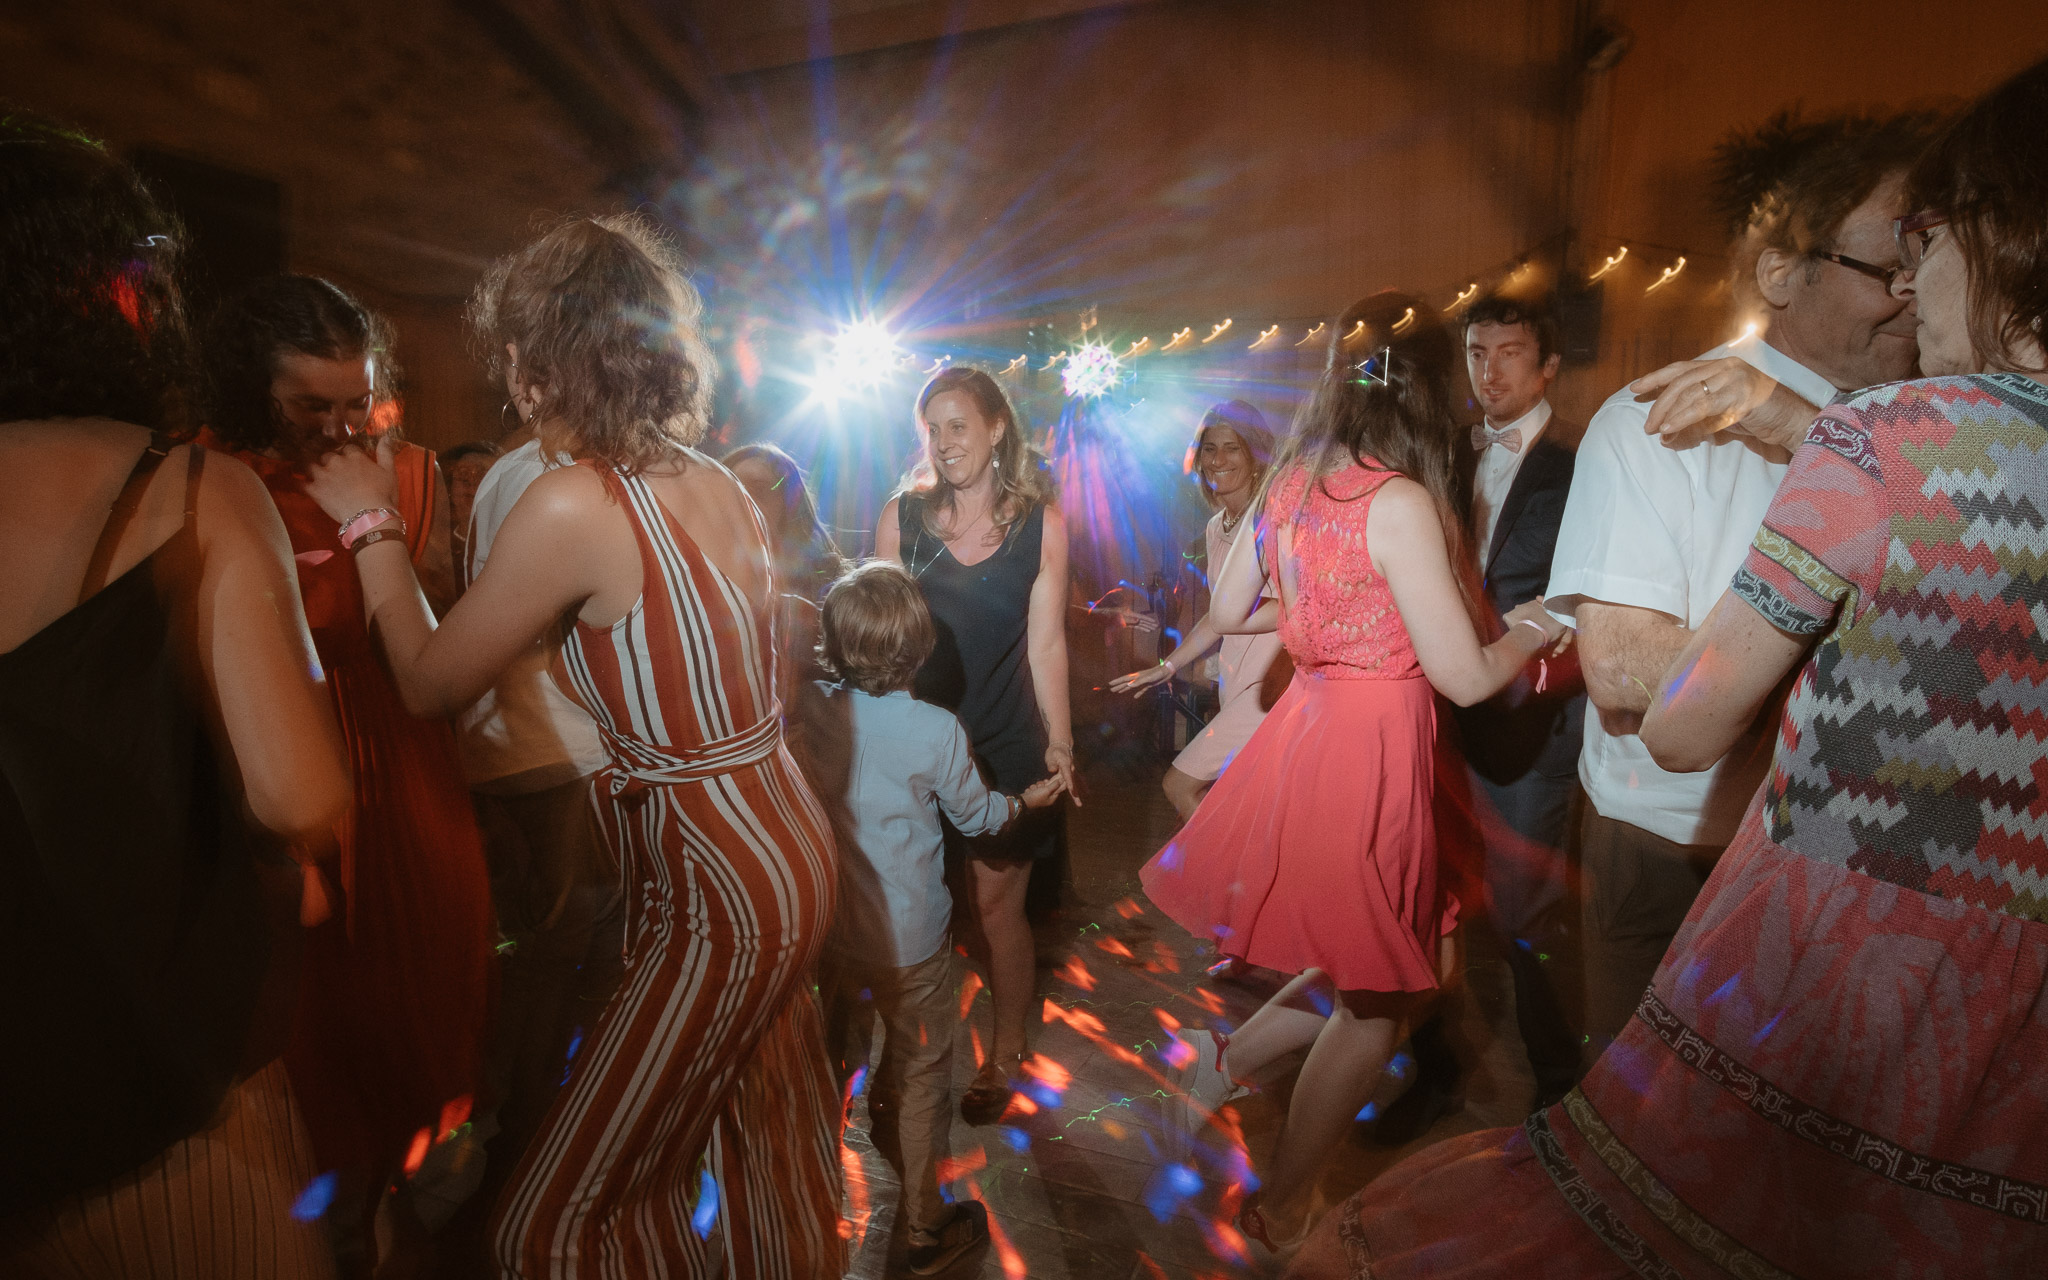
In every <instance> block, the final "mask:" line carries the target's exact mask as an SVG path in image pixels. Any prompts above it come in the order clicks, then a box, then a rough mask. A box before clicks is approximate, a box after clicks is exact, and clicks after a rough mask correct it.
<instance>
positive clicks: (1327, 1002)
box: [1308, 987, 1337, 1018]
mask: <svg viewBox="0 0 2048 1280" xmlns="http://www.w3.org/2000/svg"><path fill="white" fill-rule="evenodd" d="M1308 1002H1309V1004H1311V1005H1312V1006H1314V1007H1315V1011H1316V1015H1317V1016H1318V1017H1323V1018H1327V1017H1329V1016H1330V1013H1331V1011H1332V1010H1334V1009H1335V1008H1336V1007H1337V1002H1336V1001H1335V1000H1333V999H1331V998H1330V993H1329V992H1327V991H1325V990H1323V989H1322V988H1321V987H1317V988H1316V989H1315V990H1313V991H1311V992H1309V993H1308Z"/></svg>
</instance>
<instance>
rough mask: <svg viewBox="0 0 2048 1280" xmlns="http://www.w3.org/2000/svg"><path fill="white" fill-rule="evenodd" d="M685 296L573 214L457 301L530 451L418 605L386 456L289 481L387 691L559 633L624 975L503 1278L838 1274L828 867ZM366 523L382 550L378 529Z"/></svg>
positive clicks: (551, 1138)
mask: <svg viewBox="0 0 2048 1280" xmlns="http://www.w3.org/2000/svg"><path fill="white" fill-rule="evenodd" d="M702 311H703V304H702V302H701V301H700V300H699V298H698V296H697V291H696V290H695V289H694V288H692V287H691V285H690V282H689V280H688V278H687V277H686V276H685V274H684V270H683V266H682V262H681V259H680V257H679V256H678V254H677V253H676V251H675V249H674V247H673V246H672V245H671V244H670V243H669V241H668V240H667V239H666V238H664V237H663V236H662V235H661V233H660V232H658V231H656V230H655V229H654V227H653V226H652V225H651V224H649V223H647V222H646V221H644V220H642V219H640V218H638V217H634V216H630V215H620V216H609V217H602V218H574V219H571V220H569V221H566V222H563V223H562V224H561V225H559V226H557V227H556V228H555V229H553V230H552V231H549V232H548V233H547V234H545V235H543V236H541V237H540V238H539V239H538V240H535V241H534V242H533V243H531V244H529V245H527V246H526V247H525V248H523V249H521V250H519V251H518V252H516V253H514V254H512V255H511V256H509V257H507V258H505V259H503V260H501V261H499V262H498V263H497V264H496V265H494V266H493V267H492V268H491V270H490V271H489V272H488V273H487V274H486V276H485V277H484V280H483V283H482V284H481V285H479V286H478V288H477V293H476V296H475V298H474V299H473V300H472V302H471V320H472V323H473V324H474V326H475V328H476V330H477V334H478V338H479V340H480V342H481V344H482V348H483V350H484V351H485V352H487V353H488V356H489V359H490V362H491V368H492V372H493V375H494V376H498V377H502V378H503V379H504V383H505V387H506V390H507V391H508V393H509V394H510V396H511V399H512V403H513V405H514V407H515V408H516V409H517V410H518V412H519V415H520V416H521V417H522V418H523V419H525V420H527V421H528V422H530V423H533V424H535V425H536V426H537V428H538V431H539V441H540V449H539V453H540V454H541V456H542V457H544V458H550V459H552V458H557V457H559V456H560V455H562V454H567V455H568V456H569V457H570V458H572V459H573V460H574V461H573V464H569V465H555V466H552V467H550V468H549V469H548V470H546V471H545V472H543V474H542V475H541V476H540V477H539V478H538V479H536V480H534V481H533V482H532V484H531V486H530V487H528V489H527V490H526V492H525V493H524V494H522V495H521V496H520V498H519V501H518V502H517V504H516V505H515V506H514V507H513V509H512V512H511V514H510V516H508V517H507V518H506V520H505V522H504V524H503V525H502V526H501V527H500V529H499V531H498V533H497V536H496V538H495V540H494V541H493V544H492V547H491V553H490V557H489V559H488V560H487V561H486V563H485V565H484V569H483V571H482V572H481V573H480V574H478V575H477V578H476V581H475V582H473V583H471V584H470V587H469V590H468V591H467V592H466V593H464V595H463V597H462V599H461V600H460V601H458V602H457V603H456V605H455V607H454V608H453V609H451V610H449V612H448V616H447V618H446V619H445V620H444V621H443V622H442V623H441V625H440V626H439V627H438V628H436V626H435V624H434V618H433V615H432V613H431V612H429V610H428V609H427V605H426V601H425V600H424V599H423V598H422V597H421V595H420V591H419V586H418V582H417V580H416V579H415V577H414V575H413V573H412V569H411V563H410V560H409V558H408V557H407V556H405V555H404V554H402V553H401V551H400V549H399V545H400V544H399V543H397V542H396V541H395V539H396V534H397V525H396V522H395V521H394V520H392V519H390V518H389V517H388V516H386V517H380V518H377V519H369V520H362V519H359V518H357V517H356V516H355V515H354V513H356V512H360V511H364V510H370V511H373V512H375V511H379V510H381V509H383V508H386V507H389V506H390V505H391V503H392V499H393V496H394V488H395V484H394V478H393V476H392V474H391V471H390V469H389V467H390V450H389V449H388V448H387V447H384V446H381V445H380V447H379V449H378V452H377V456H376V457H375V458H372V457H371V456H370V455H368V454H367V453H366V452H364V451H362V450H353V449H352V450H346V451H343V452H342V453H339V454H335V455H330V457H329V458H328V459H327V460H326V461H324V462H323V463H322V464H321V465H320V466H318V467H317V468H316V469H315V474H314V479H313V485H312V489H313V492H314V494H315V496H316V497H317V498H318V499H319V501H320V504H321V506H322V507H323V508H325V510H326V511H327V513H328V515H329V516H330V517H332V518H333V519H335V520H337V521H346V522H348V523H347V524H346V525H345V527H344V534H345V536H346V540H347V541H348V542H349V544H350V545H351V548H352V554H353V556H354V559H355V568H356V572H357V574H358V575H359V576H360V577H361V579H362V585H363V593H364V598H365V601H366V604H367V607H368V612H369V615H370V617H371V619H372V620H373V621H374V623H375V625H376V628H377V631H378V634H379V636H380V637H381V638H382V640H383V644H384V653H385V656H386V659H387V661H388V662H389V664H390V667H391V672H392V675H393V678H394V679H395V681H396V683H397V686H398V689H399V691H400V692H401V693H402V694H403V695H404V698H405V702H406V705H407V706H408V707H409V708H410V709H411V710H412V711H413V712H414V713H415V714H417V715H431V716H445V715H448V714H450V713H451V712H453V711H456V710H459V709H460V708H462V707H464V706H467V705H468V704H469V703H471V702H472V701H474V700H475V699H476V698H477V697H478V696H479V695H480V694H482V693H483V692H484V691H485V690H486V689H488V688H490V687H491V686H492V685H493V684H494V683H496V682H497V681H498V679H499V678H500V676H501V675H502V674H503V673H504V672H505V670H506V669H507V668H508V667H510V666H511V665H512V663H513V662H514V661H515V660H516V659H518V658H520V657H521V656H522V655H524V654H525V653H527V652H528V651H529V650H531V649H532V648H533V646H534V645H535V643H536V642H537V641H539V640H540V639H541V637H542V636H543V635H544V634H547V633H549V632H550V631H551V630H554V629H557V628H559V629H560V631H559V632H558V634H560V635H561V640H560V649H559V651H558V652H557V654H556V655H555V657H554V659H553V674H554V678H555V680H556V682H557V683H558V684H560V685H561V686H562V688H563V689H564V691H565V692H567V693H568V694H569V695H570V696H571V697H573V698H575V699H576V700H577V701H578V702H580V703H582V704H583V706H584V707H585V709H586V710H588V711H589V712H590V714H591V716H592V718H593V719H594V720H595V721H596V723H597V726H598V729H599V732H600V736H601V737H602V738H603V741H604V746H605V753H606V755H607V757H608V762H607V764H606V766H605V768H604V770H603V771H602V772H601V773H600V774H599V775H598V786H597V793H598V798H597V808H598V814H597V818H598V823H599V825H600V826H601V827H602V828H603V830H604V836H605V842H606V844H607V845H608V846H609V847H610V849H611V851H612V853H613V855H614V856H615V857H616V858H617V859H618V863H619V870H620V874H621V877H622V879H623V881H624V883H625V886H626V892H627V894H628V910H627V927H626V937H625V939H624V947H625V953H626V954H625V978H624V981H623V982H622V984H621V986H620V988H619V991H618V994H617V995H616V996H614V997H613V998H612V1001H611V1003H610V1004H609V1005H608V1006H606V1008H605V1011H604V1014H603V1016H602V1017H601V1018H600V1019H599V1020H598V1023H597V1026H596V1027H595V1028H593V1029H592V1030H591V1032H590V1035H589V1039H588V1043H586V1044H585V1046H584V1048H583V1051H582V1053H581V1055H580V1056H579V1057H578V1058H577V1061H576V1065H575V1067H574V1071H573V1074H572V1075H571V1077H570V1080H569V1083H568V1086H567V1088H565V1089H564V1090H563V1092H562V1093H561V1094H560V1095H559V1096H557V1098H556V1099H555V1102H554V1105H553V1107H552V1109H551V1110H550V1111H549V1112H548V1116H547V1119H546V1121H545V1122H544V1123H543V1124H542V1126H541V1130H540V1133H539V1135H538V1136H537V1137H536V1138H535V1139H534V1140H533V1142H532V1143H531V1144H530V1145H529V1146H528V1147H527V1149H526V1154H525V1155H524V1157H523V1158H522V1159H521V1162H520V1164H519V1167H518V1169H517V1171H516V1172H515V1173H514V1174H513V1175H512V1178H511V1182H510V1184H509V1186H508V1187H507V1190H506V1192H505V1194H504V1196H503V1197H502V1198H501V1199H500V1201H499V1203H498V1206H497V1212H496V1218H495V1223H494V1234H495V1238H496V1249H497V1260H498V1264H499V1266H500V1267H501V1268H502V1270H503V1271H504V1273H505V1274H506V1275H508V1276H520V1277H524V1278H525V1280H574V1278H578V1277H593V1276H598V1275H604V1276H608V1277H609V1276H632V1277H657V1276H705V1275H713V1274H720V1275H724V1276H727V1277H732V1278H733V1280H748V1278H751V1277H777V1278H780V1277H791V1276H806V1277H808V1276H827V1275H838V1274H839V1273H840V1271H841V1270H842V1269H843V1267H844V1263H845V1245H844V1242H843V1241H842V1240H841V1239H840V1236H839V1201H840V1181H839V1162H838V1151H837V1144H836V1141H835V1139H836V1136H837V1133H838V1120H839V1103H838V1095H837V1091H836V1090H835V1089H834V1087H833V1081H832V1075H831V1070H830V1068H829V1066H828V1065H827V1063H826V1060H825V1052H824V1043H823V1038H822V1033H821V1029H820V1025H819V1019H818V1011H817V1006H816V1004H815V1002H814V1001H813V999H812V997H811V992H810V986H809V982H810V972H811V966H812V962H813V960H814V959H815V957H816V955H817V951H818V947H819V944H820V943H821V942H822V940H823V938H824V934H825V928H826V925H827V923H828V922H829V920H830V918H831V912H832V893H833V888H834V883H835V878H836V875H837V872H836V869H835V866H834V859H833V854H832V837H831V831H830V827H829V826H828V824H827V820H826V818H825V815H824V812H823V811H822V810H821V809H820V808H819V805H818V802H817V800H816V798H815V797H814V796H813V795H812V794H811V791H810V789H809V788H808V787H807V786H806V785H805V784H804V781H803V779H802V777H801V776H800V775H799V774H798V773H797V770H796V765H795V763H794V762H793V761H792V760H791V758H790V754H789V752H788V750H787V749H786V748H785V747H784V746H783V737H782V714H781V711H782V707H781V701H780V698H779V696H778V690H777V688H776V672H775V662H774V657H773V655H774V652H775V626H774V619H775V613H776V610H775V607H774V602H775V596H776V591H775V585H776V584H775V576H774V571H773V568H772V563H771V560H770V556H769V551H768V547H767V544H766V541H765V538H764V536H763V532H762V527H761V520H760V517H759V515H758V513H757V512H756V511H755V509H754V505H753V503H752V502H751V501H749V500H748V498H747V494H746V490H744V489H743V488H741V487H740V484H739V482H738V481H736V480H735V479H733V477H732V474H731V473H730V472H728V471H726V470H725V468H723V467H721V466H719V465H718V464H717V463H716V462H713V461H712V460H711V459H710V458H708V457H706V456H705V455H704V454H702V453H699V452H698V451H697V450H696V448H695V445H696V444H697V443H698V442H699V441H700V440H702V439H703V437H704V433H705V429H706V427H707V425H708V424H707V419H708V416H709V410H710V401H711V371H712V367H713V366H712V363H711V357H710V353H709V351H707V350H706V348H705V346H704V340H703V338H702V336H701V334H700V332H699V328H698V323H699V318H700V316H701V314H702ZM387 543H389V545H387Z"/></svg>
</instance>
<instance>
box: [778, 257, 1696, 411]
mask: <svg viewBox="0 0 2048 1280" xmlns="http://www.w3.org/2000/svg"><path fill="white" fill-rule="evenodd" d="M1603 239H1604V241H1605V243H1607V244H1612V245H1613V246H1614V251H1613V252H1612V253H1609V254H1605V255H1603V256H1602V257H1601V258H1600V265H1599V266H1598V267H1596V268H1594V269H1593V270H1591V271H1590V272H1585V273H1583V274H1582V275H1581V276H1580V280H1578V281H1574V282H1573V284H1574V286H1575V287H1578V288H1581V289H1592V288H1593V287H1595V286H1600V287H1603V288H1604V287H1610V286H1611V284H1612V283H1613V282H1615V281H1618V280H1619V279H1620V277H1621V275H1622V273H1624V272H1627V271H1630V270H1633V269H1634V266H1635V264H1645V263H1646V264H1649V265H1648V266H1647V270H1650V271H1654V272H1655V273H1656V274H1655V276H1654V278H1652V279H1650V280H1649V282H1648V283H1647V284H1646V285H1644V286H1643V293H1644V295H1646V296H1647V295H1649V294H1654V293H1656V292H1658V291H1659V290H1661V289H1664V288H1666V287H1667V286H1669V285H1670V284H1671V282H1672V281H1674V280H1676V279H1678V278H1679V277H1680V275H1682V274H1683V273H1684V271H1685V269H1686V266H1687V263H1688V259H1689V255H1688V254H1687V253H1684V252H1680V251H1679V250H1677V249H1674V248H1672V247H1671V246H1668V245H1657V244H1654V243H1652V242H1650V241H1646V240H1638V239H1634V238H1629V239H1621V238H1619V237H1603ZM1560 240H1561V237H1555V236H1554V237H1552V238H1551V239H1549V240H1546V241H1544V242H1542V243H1541V244H1538V245H1536V246H1534V247H1533V248H1531V249H1528V250H1526V251H1524V252H1522V253H1520V254H1517V255H1516V256H1515V257H1514V258H1512V259H1509V260H1507V261H1504V262H1502V263H1500V264H1497V265H1496V267H1495V268H1493V269H1492V270H1490V271H1488V272H1485V273H1482V274H1481V275H1480V276H1479V277H1478V278H1469V277H1468V282H1467V283H1466V284H1465V285H1464V287H1462V288H1459V289H1456V290H1455V292H1454V294H1453V296H1452V298H1451V301H1450V303H1449V305H1447V306H1445V307H1443V308H1442V312H1443V313H1444V314H1446V315H1452V314H1455V313H1457V312H1458V311H1460V310H1462V309H1463V308H1464V307H1465V306H1466V305H1467V304H1469V303H1470V302H1471V301H1472V300H1473V299H1474V298H1476V297H1478V296H1479V294H1480V292H1481V288H1482V285H1485V286H1489V287H1494V288H1509V287H1511V286H1513V285H1514V284H1516V283H1517V281H1518V279H1519V278H1520V277H1522V276H1524V275H1525V273H1527V272H1529V271H1530V270H1532V269H1533V268H1534V267H1535V265H1536V263H1537V261H1538V260H1539V257H1540V256H1541V255H1542V254H1544V253H1545V251H1546V250H1547V249H1550V248H1552V247H1554V246H1556V245H1557V244H1558V243H1559V242H1560ZM1632 250H1633V251H1634V252H1631V251H1632ZM1659 263H1661V264H1662V265H1661V266H1660V265H1658V264H1659ZM1451 292H1453V291H1452V290H1451V289H1449V288H1445V289H1443V290H1440V291H1438V296H1442V294H1443V293H1451ZM1415 319H1416V313H1415V308H1413V307H1410V308H1409V309H1408V312H1407V314H1406V315H1404V316H1403V317H1402V318H1401V319H1400V320H1399V321H1398V322H1396V323H1395V325H1394V326H1393V328H1394V331H1395V332H1396V333H1399V332H1400V331H1401V330H1402V329H1403V328H1405V327H1406V326H1408V325H1411V324H1413V323H1414V322H1415ZM1252 327H1253V326H1251V325H1246V326H1245V327H1243V328H1240V327H1239V326H1238V323H1237V320H1236V319H1235V318H1234V317H1231V316H1225V317H1224V318H1222V319H1221V320H1217V321H1214V322H1212V323H1209V324H1208V325H1206V326H1196V325H1184V326H1182V327H1181V328H1179V329H1175V330H1171V331H1170V332H1168V333H1167V334H1166V336H1165V338H1164V340H1163V341H1160V342H1157V343H1155V342H1154V339H1153V337H1152V336H1151V335H1150V334H1145V335H1141V336H1139V337H1137V338H1132V339H1130V340H1128V341H1127V342H1107V341H1104V340H1102V339H1101V338H1099V337H1097V336H1095V335H1096V334H1097V333H1098V332H1099V331H1100V329H1101V325H1100V323H1099V320H1098V317H1097V310H1096V308H1094V307H1090V308H1089V309H1088V310H1086V311H1084V312H1082V313H1081V318H1080V337H1079V340H1078V341H1075V342H1073V343H1072V344H1070V345H1069V346H1068V347H1067V348H1066V349H1065V350H1062V351H1058V352H1054V353H1052V354H1050V355H1049V356H1048V357H1047V358H1046V361H1045V363H1044V364H1034V363H1033V360H1032V357H1031V355H1030V354H1029V353H1020V354H1019V355H1017V356H1016V357H1015V358H1014V359H1012V360H1011V361H1010V362H1009V364H1008V365H1007V366H1006V367H1005V368H1003V369H1002V370H1001V371H1000V374H1001V376H1005V377H1014V376H1016V375H1019V374H1023V373H1026V372H1033V373H1050V372H1052V371H1053V370H1055V369H1058V370H1059V372H1060V380H1061V385H1062V388H1063V389H1064V390H1065V392H1066V394H1067V395H1068V396H1070V397H1076V398H1084V399H1085V398H1094V397H1098V396H1102V395H1106V394H1108V393H1109V392H1110V391H1111V390H1112V389H1114V388H1115V387H1116V386H1117V385H1118V383H1119V382H1121V381H1122V380H1123V379H1124V378H1126V377H1127V376H1129V375H1130V374H1131V373H1132V372H1133V371H1134V366H1135V364H1136V362H1137V361H1139V360H1141V359H1145V358H1147V357H1158V356H1172V355H1180V354H1192V353H1209V354H1212V355H1221V354H1222V353H1223V352H1225V351H1233V350H1241V352H1244V353H1252V352H1260V353H1267V352H1281V351H1284V350H1287V349H1289V348H1315V347H1317V346H1318V345H1319V344H1321V343H1322V342H1323V341H1324V340H1326V338H1327V336H1328V334H1329V323H1328V322H1327V321H1322V322H1317V323H1314V324H1307V323H1306V322H1300V321H1297V322H1293V323H1292V324H1290V323H1289V322H1286V321H1275V322H1273V323H1271V324H1267V325H1265V326H1264V327H1263V328H1259V329H1257V333H1256V336H1255V337H1253V338H1252V339H1251V340H1250V341H1249V342H1245V341H1244V335H1245V334H1246V333H1249V332H1251V331H1252ZM1204 328H1206V332H1202V329H1204ZM1360 328H1363V325H1362V324H1361V325H1360ZM1239 343H1242V344H1243V345H1242V347H1241V348H1240V347H1239V346H1238V344H1239ZM1119 348H1120V349H1119ZM952 359H953V357H952V356H951V354H940V355H938V356H936V357H928V356H925V355H920V354H917V353H913V352H909V351H906V350H905V349H904V348H903V347H902V346H901V345H899V341H898V339H897V338H896V337H895V336H894V335H893V334H891V333H890V332H889V330H888V327H887V326H886V325H885V324H883V323H882V322H880V321H878V320H875V319H872V318H870V319H864V320H860V321H856V322H854V323H851V324H848V325H845V326H843V327H842V328H841V329H840V331H839V332H838V334H836V335H835V336H834V337H833V339H832V341H831V343H830V345H829V347H828V349H827V351H826V354H825V357H824V359H823V360H822V361H821V363H820V365H819V369H818V373H817V376H816V378H815V380H814V384H815V385H817V386H819V387H821V388H823V387H833V388H852V389H870V388H872V387H874V386H877V385H879V384H880V382H881V381H882V380H883V379H885V378H887V377H889V376H892V375H894V374H895V373H897V372H899V371H908V370H915V371H917V372H920V373H922V374H924V375H926V376H930V375H932V374H935V373H937V372H939V371H940V370H941V369H943V368H945V367H946V366H947V365H948V364H950V363H952ZM928 360H929V363H927V361H928Z"/></svg>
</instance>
